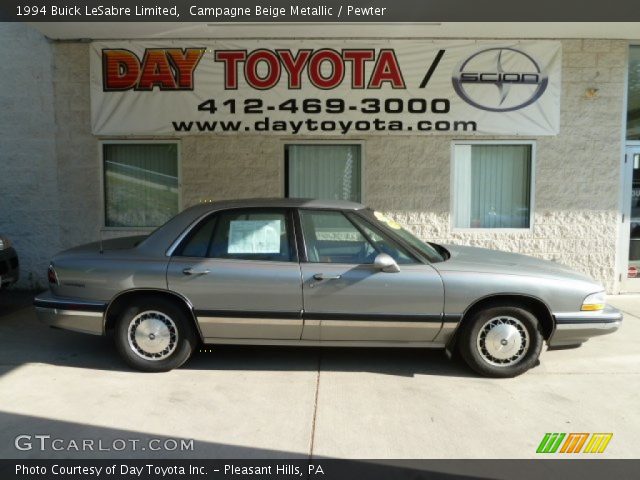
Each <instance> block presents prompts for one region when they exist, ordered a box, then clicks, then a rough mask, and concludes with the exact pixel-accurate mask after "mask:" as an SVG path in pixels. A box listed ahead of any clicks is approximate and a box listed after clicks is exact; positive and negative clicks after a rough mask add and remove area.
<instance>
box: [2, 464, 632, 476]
mask: <svg viewBox="0 0 640 480" xmlns="http://www.w3.org/2000/svg"><path fill="white" fill-rule="evenodd" d="M639 467H640V461H637V460H601V459H600V460H595V459H562V460H560V459H544V460H373V459H372V460H336V459H309V460H300V459H289V460H288V459H278V460H247V459H241V460H232V459H229V460H186V459H180V460H178V459H176V460H168V459H148V460H139V459H137V460H134V459H129V460H126V459H114V460H70V459H65V460H0V478H2V480H18V479H20V480H26V479H30V480H60V479H64V480H87V479H95V480H119V479H127V480H134V479H135V480H151V479H153V480H155V479H159V478H162V479H167V480H187V479H197V480H249V479H252V480H256V479H260V480H359V479H362V480H364V479H366V480H422V479H429V480H436V479H437V480H478V479H505V480H506V479H513V478H517V479H519V480H539V479H545V480H555V479H562V480H574V479H576V480H578V479H579V480H590V479H598V480H600V479H607V478H615V479H631V478H637V472H638V469H639Z"/></svg>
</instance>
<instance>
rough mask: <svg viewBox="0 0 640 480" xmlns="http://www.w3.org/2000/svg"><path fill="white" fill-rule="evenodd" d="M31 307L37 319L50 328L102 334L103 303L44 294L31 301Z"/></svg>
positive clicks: (48, 293)
mask: <svg viewBox="0 0 640 480" xmlns="http://www.w3.org/2000/svg"><path fill="white" fill-rule="evenodd" d="M33 306H34V307H35V309H36V315H37V316H38V319H39V320H40V321H41V322H44V323H46V324H47V325H49V326H51V327H56V328H64V329H65V330H73V331H76V332H82V333H90V334H92V335H103V334H104V312H105V309H106V304H105V303H100V302H92V301H88V300H81V299H76V298H62V297H56V296H55V295H53V294H52V293H51V292H45V293H43V294H41V295H38V296H37V297H36V298H35V299H34V300H33Z"/></svg>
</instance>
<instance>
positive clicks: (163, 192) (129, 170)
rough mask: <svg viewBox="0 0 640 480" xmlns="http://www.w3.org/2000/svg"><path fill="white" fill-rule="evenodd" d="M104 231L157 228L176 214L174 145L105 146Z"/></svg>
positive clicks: (175, 146) (177, 196) (176, 176)
mask: <svg viewBox="0 0 640 480" xmlns="http://www.w3.org/2000/svg"><path fill="white" fill-rule="evenodd" d="M102 148H103V162H104V168H103V171H104V210H105V226H107V227H157V226H159V225H162V224H163V223H165V222H166V221H167V220H169V219H170V218H171V217H173V216H174V215H176V214H177V213H178V208H179V192H178V145H177V144H176V143H105V144H103V146H102Z"/></svg>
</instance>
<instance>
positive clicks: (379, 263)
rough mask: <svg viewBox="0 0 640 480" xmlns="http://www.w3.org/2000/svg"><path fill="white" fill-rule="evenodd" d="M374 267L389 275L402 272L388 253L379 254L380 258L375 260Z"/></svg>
mask: <svg viewBox="0 0 640 480" xmlns="http://www.w3.org/2000/svg"><path fill="white" fill-rule="evenodd" d="M373 265H374V266H375V267H376V268H377V269H379V270H381V271H383V272H387V273H396V272H399V271H400V267H399V266H398V264H397V263H396V261H395V260H394V259H393V258H392V257H391V256H390V255H387V254H386V253H379V254H378V256H377V257H376V258H375V259H374V260H373Z"/></svg>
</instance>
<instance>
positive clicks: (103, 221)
mask: <svg viewBox="0 0 640 480" xmlns="http://www.w3.org/2000/svg"><path fill="white" fill-rule="evenodd" d="M123 144H124V145H164V144H171V145H175V146H176V157H177V158H176V160H177V168H178V213H179V212H181V211H182V142H181V141H180V140H169V139H147V138H136V139H101V140H98V161H99V163H100V205H101V208H100V231H103V232H140V233H151V232H153V231H154V230H155V229H156V228H158V227H159V226H160V225H157V226H155V227H111V226H108V225H107V199H106V197H105V193H106V188H105V187H106V176H105V173H106V170H105V167H104V146H105V145H123Z"/></svg>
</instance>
